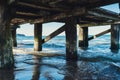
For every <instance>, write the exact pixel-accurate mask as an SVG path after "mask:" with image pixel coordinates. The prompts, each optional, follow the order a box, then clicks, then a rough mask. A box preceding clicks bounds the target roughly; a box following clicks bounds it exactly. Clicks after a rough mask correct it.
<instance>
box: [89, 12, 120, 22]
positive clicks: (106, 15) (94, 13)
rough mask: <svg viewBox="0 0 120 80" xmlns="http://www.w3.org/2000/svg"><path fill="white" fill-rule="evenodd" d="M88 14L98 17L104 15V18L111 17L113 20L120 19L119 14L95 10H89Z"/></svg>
mask: <svg viewBox="0 0 120 80" xmlns="http://www.w3.org/2000/svg"><path fill="white" fill-rule="evenodd" d="M88 14H90V15H94V16H97V17H103V18H107V19H111V20H120V18H119V17H118V16H119V15H109V14H107V13H106V14H103V13H102V12H95V11H88Z"/></svg>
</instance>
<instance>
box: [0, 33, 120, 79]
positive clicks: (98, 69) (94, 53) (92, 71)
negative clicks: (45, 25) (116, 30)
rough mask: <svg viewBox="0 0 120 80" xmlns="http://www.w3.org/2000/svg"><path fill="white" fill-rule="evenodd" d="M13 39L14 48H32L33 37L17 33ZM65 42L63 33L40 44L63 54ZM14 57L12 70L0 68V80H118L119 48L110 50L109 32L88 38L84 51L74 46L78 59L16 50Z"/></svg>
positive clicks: (119, 77)
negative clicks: (68, 59)
mask: <svg viewBox="0 0 120 80" xmlns="http://www.w3.org/2000/svg"><path fill="white" fill-rule="evenodd" d="M43 38H45V36H44V37H43ZM17 42H18V47H17V48H15V49H19V48H20V49H21V48H22V49H23V48H24V49H31V51H33V47H34V37H33V36H24V35H17ZM65 44H66V43H65V36H57V37H55V38H53V39H51V40H50V41H48V42H47V43H45V44H43V45H42V46H43V51H44V50H46V52H47V53H49V51H58V52H60V53H59V54H61V53H63V54H65ZM20 53H22V52H20ZM35 53H36V52H35ZM39 54H40V53H39ZM41 54H45V53H41ZM49 54H51V53H49ZM14 58H15V68H14V70H10V71H5V70H2V71H1V70H0V79H1V80H120V51H119V52H118V53H112V52H111V51H110V35H104V36H101V37H99V38H96V39H94V40H91V41H89V47H88V49H87V50H85V51H84V50H81V49H80V48H79V47H78V58H79V59H78V61H66V59H65V56H64V55H63V56H52V57H49V56H44V57H41V56H39V55H37V56H34V55H29V54H19V52H18V54H15V55H14Z"/></svg>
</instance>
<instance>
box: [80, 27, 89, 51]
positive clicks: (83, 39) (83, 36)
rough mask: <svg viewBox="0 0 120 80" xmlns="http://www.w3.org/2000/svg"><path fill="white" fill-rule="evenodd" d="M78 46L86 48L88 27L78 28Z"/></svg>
mask: <svg viewBox="0 0 120 80" xmlns="http://www.w3.org/2000/svg"><path fill="white" fill-rule="evenodd" d="M79 47H80V48H81V49H83V50H85V49H87V48H88V27H80V28H79Z"/></svg>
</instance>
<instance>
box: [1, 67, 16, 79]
mask: <svg viewBox="0 0 120 80" xmlns="http://www.w3.org/2000/svg"><path fill="white" fill-rule="evenodd" d="M0 80H14V70H13V69H10V70H4V69H3V70H0Z"/></svg>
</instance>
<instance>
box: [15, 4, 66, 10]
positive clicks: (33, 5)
mask: <svg viewBox="0 0 120 80" xmlns="http://www.w3.org/2000/svg"><path fill="white" fill-rule="evenodd" d="M17 4H18V5H22V6H26V7H32V8H37V9H42V10H48V11H60V12H66V11H67V10H64V9H60V8H57V7H54V8H52V7H45V6H40V5H36V4H30V3H26V2H17Z"/></svg>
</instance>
